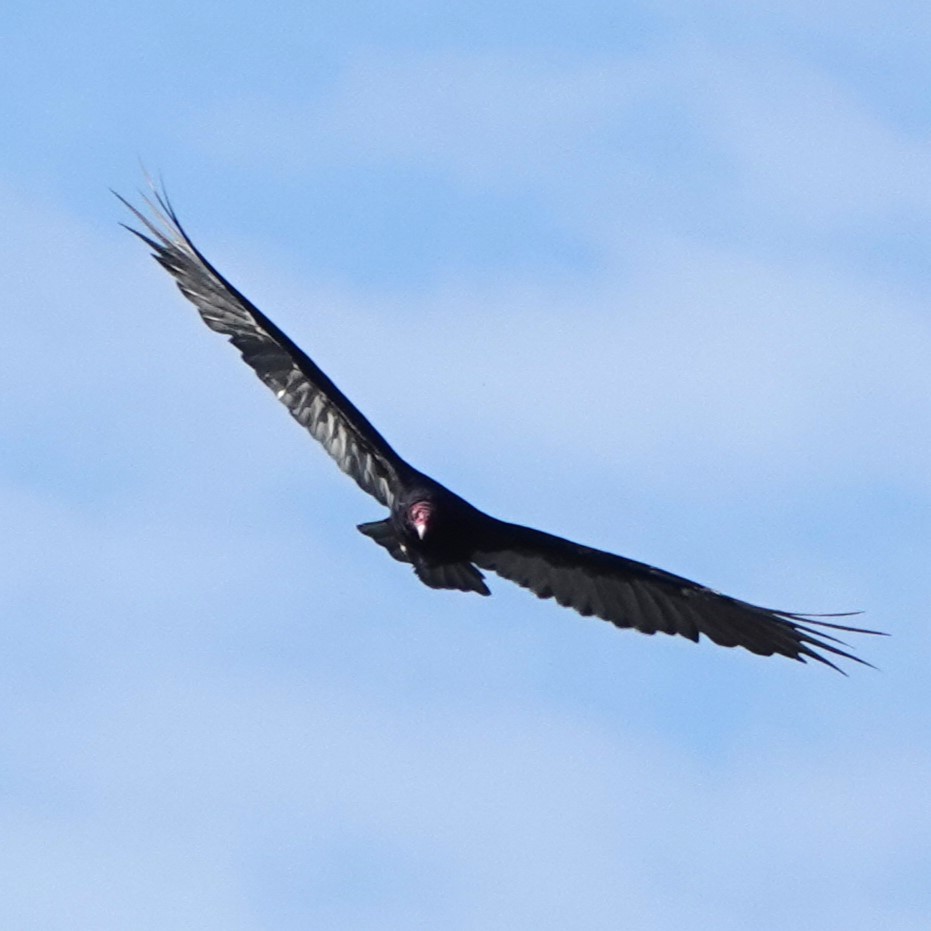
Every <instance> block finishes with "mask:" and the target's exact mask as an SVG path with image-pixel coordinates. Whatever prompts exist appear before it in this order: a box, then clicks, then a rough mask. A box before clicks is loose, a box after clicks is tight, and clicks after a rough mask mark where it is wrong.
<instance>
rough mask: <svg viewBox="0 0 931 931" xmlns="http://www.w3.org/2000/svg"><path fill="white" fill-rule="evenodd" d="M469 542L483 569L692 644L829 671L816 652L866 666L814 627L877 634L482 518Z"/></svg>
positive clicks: (623, 623) (582, 609)
mask: <svg viewBox="0 0 931 931" xmlns="http://www.w3.org/2000/svg"><path fill="white" fill-rule="evenodd" d="M474 540H475V543H474V545H475V550H474V552H473V553H472V554H471V555H472V561H473V562H474V563H475V564H476V565H478V566H480V567H481V568H482V569H487V570H490V571H492V572H495V573H497V574H498V575H500V576H501V577H502V578H505V579H509V580H510V581H512V582H516V583H517V584H518V585H521V586H523V587H524V588H528V589H530V591H532V592H534V593H535V594H536V595H537V596H539V597H540V598H554V599H555V600H556V601H557V602H558V603H559V604H561V605H563V606H564V607H568V608H573V609H575V610H576V611H578V612H579V614H582V615H595V616H596V617H600V618H603V619H604V620H606V621H610V622H611V623H612V624H614V625H616V626H617V627H632V628H634V629H636V630H639V631H641V632H642V633H645V634H653V633H656V632H657V631H661V632H662V633H666V634H679V635H681V636H683V637H688V638H689V639H690V640H695V641H697V640H698V639H699V635H700V634H704V635H705V636H706V637H708V638H709V639H711V640H712V641H714V642H715V643H718V644H720V645H722V646H729V647H732V646H741V647H744V648H745V649H747V650H750V651H751V652H753V653H758V654H760V655H762V656H771V655H773V654H774V653H777V654H780V655H782V656H788V657H790V658H792V659H796V660H801V661H802V662H804V661H805V659H806V658H809V659H814V660H817V661H818V662H821V663H825V664H827V665H828V666H832V667H834V668H835V669H837V668H838V667H837V666H836V665H835V664H834V663H833V662H831V660H830V659H829V658H828V657H826V656H824V655H823V654H822V653H820V652H818V651H819V650H821V651H826V652H827V653H829V654H832V655H834V656H836V657H841V658H844V659H849V660H854V661H856V662H858V663H864V664H865V665H869V663H865V661H864V660H861V659H859V658H858V657H856V656H854V655H853V654H852V653H849V652H847V651H846V650H844V649H841V646H840V645H839V644H840V641H838V640H837V638H836V637H834V636H832V635H831V634H830V633H826V632H825V631H824V630H823V629H821V628H827V629H828V630H833V631H847V632H853V633H868V634H873V633H877V631H871V630H861V629H860V628H856V627H843V626H841V625H839V624H829V623H827V622H825V621H820V620H816V619H815V618H816V616H813V615H803V614H794V613H790V612H787V611H772V610H769V609H768V608H761V607H758V606H756V605H752V604H749V603H748V602H745V601H740V600H738V599H736V598H731V597H730V596H728V595H722V594H721V593H720V592H716V591H714V590H713V589H710V588H706V587H705V586H704V585H699V584H698V583H697V582H691V581H689V580H688V579H684V578H682V577H680V576H677V575H673V574H672V573H670V572H665V571H664V570H662V569H656V568H654V567H653V566H648V565H646V564H645V563H641V562H636V561H635V560H633V559H625V558H624V557H622V556H615V555H614V554H612V553H606V552H604V551H602V550H596V549H592V548H591V547H587V546H582V545H581V544H578V543H572V542H571V541H569V540H564V539H562V538H561V537H556V536H553V535H552V534H548V533H543V532H542V531H540V530H533V529H531V528H530V527H521V526H519V525H517V524H509V523H506V522H504V521H499V520H496V519H494V518H491V517H488V516H487V515H482V518H481V519H480V520H479V521H478V522H477V525H476V528H475V531H474ZM828 616H832V615H828ZM833 616H837V615H833ZM816 628H819V629H816Z"/></svg>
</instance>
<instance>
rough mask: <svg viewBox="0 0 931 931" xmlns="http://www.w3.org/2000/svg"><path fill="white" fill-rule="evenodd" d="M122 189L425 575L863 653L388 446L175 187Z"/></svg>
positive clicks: (758, 641) (742, 639) (746, 643)
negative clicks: (139, 199)
mask: <svg viewBox="0 0 931 931" xmlns="http://www.w3.org/2000/svg"><path fill="white" fill-rule="evenodd" d="M117 196H119V195H117ZM120 200H121V201H122V202H123V203H124V204H125V205H126V206H127V207H128V208H129V209H130V210H131V211H132V213H133V215H134V216H135V217H136V219H137V220H138V221H139V222H140V223H141V224H142V227H143V230H137V229H132V228H131V227H127V228H128V229H130V231H131V232H132V233H134V234H135V235H136V236H138V237H139V238H140V239H142V240H143V241H144V242H145V243H147V244H148V245H149V246H150V247H151V248H152V250H153V254H154V257H155V258H156V259H157V261H158V262H159V263H160V264H161V265H162V267H164V268H165V269H166V270H167V271H168V272H169V273H170V274H171V275H172V276H173V277H174V279H175V281H176V282H177V284H178V287H179V288H180V289H181V292H182V294H184V296H185V297H186V298H187V299H188V300H189V301H191V303H192V304H194V306H195V307H196V308H197V310H198V311H199V312H200V315H201V317H202V318H203V320H204V322H205V323H206V324H207V326H209V327H210V329H212V330H215V331H216V332H217V333H221V334H222V335H224V336H226V337H227V338H228V339H229V341H230V342H231V343H232V344H233V345H234V346H235V347H236V348H237V349H238V350H239V351H240V353H241V354H242V358H243V361H245V362H246V364H247V365H249V366H250V367H251V368H252V369H253V370H254V371H255V373H256V375H258V377H259V378H260V379H261V380H262V381H263V382H264V383H265V384H266V385H268V387H269V388H270V389H271V390H272V391H273V392H274V393H275V396H276V397H277V398H278V400H279V401H281V403H282V404H284V405H285V407H287V409H288V410H289V411H290V413H291V416H292V417H294V419H295V420H296V421H297V422H298V423H299V424H301V426H303V427H304V428H305V429H306V430H307V431H308V432H309V433H310V434H311V436H313V437H314V439H316V440H317V441H318V442H319V443H320V444H321V445H322V446H323V448H324V449H325V450H326V451H327V452H328V453H329V454H330V456H331V457H332V458H333V459H334V460H335V461H336V464H337V465H338V466H339V467H340V468H341V469H342V470H343V471H344V472H345V473H346V474H347V475H349V476H350V477H351V478H352V479H353V480H354V481H355V482H356V484H358V485H359V487H360V488H361V489H362V490H363V491H366V492H368V493H369V494H370V495H372V497H373V498H375V499H376V500H377V501H378V502H379V503H380V504H382V505H384V506H385V507H386V508H388V510H389V512H390V513H389V516H388V517H387V518H386V519H384V520H379V521H373V522H371V523H366V524H360V525H359V528H358V529H359V530H360V531H361V532H362V533H364V534H365V535H366V536H368V537H371V538H372V539H373V540H374V541H375V542H376V543H378V544H379V545H380V546H383V547H384V548H385V549H387V550H388V552H389V553H390V554H391V555H392V556H393V557H394V558H395V559H397V560H399V561H401V562H406V563H410V564H411V565H412V567H413V569H414V572H415V573H416V574H417V577H418V578H419V579H420V580H421V581H422V582H423V583H424V584H425V585H429V586H430V587H431V588H447V589H456V590H459V591H472V592H478V593H479V594H481V595H488V594H490V592H489V590H488V586H487V585H486V584H485V581H484V576H483V574H482V572H481V571H480V570H482V569H485V570H487V571H491V572H494V573H497V574H498V575H500V576H501V577H502V578H505V579H509V580H510V581H512V582H516V583H517V584H518V585H521V586H523V587H524V588H528V589H530V591H532V592H534V593H535V594H536V595H538V596H539V597H540V598H554V599H555V600H556V601H557V602H558V603H559V604H561V605H564V606H565V607H568V608H573V609H575V610H576V611H578V612H579V613H580V614H583V615H595V616H596V617H600V618H603V619H604V620H606V621H610V622H611V623H612V624H614V625H616V626H617V627H631V628H634V629H636V630H639V631H641V632H643V633H647V634H653V633H656V632H657V631H662V632H663V633H667V634H680V635H681V636H683V637H688V638H689V639H691V640H695V641H697V640H698V639H699V636H700V635H701V634H704V635H705V636H706V637H708V638H710V639H711V640H712V641H714V642H715V643H718V644H720V645H722V646H729V647H732V646H740V647H744V648H745V649H747V650H750V651H752V652H753V653H758V654H760V655H763V656H771V655H773V654H780V655H782V656H787V657H789V658H791V659H796V660H801V661H802V662H804V661H805V660H806V659H814V660H818V661H819V662H822V663H825V664H827V665H829V666H832V667H833V668H835V669H837V668H838V667H837V666H836V665H835V663H834V662H832V661H831V659H830V658H829V657H828V656H825V655H824V654H825V653H827V654H829V655H832V656H834V657H842V658H845V659H849V660H854V661H856V662H859V663H863V662H864V660H861V659H859V658H858V657H856V656H854V655H853V654H852V653H850V652H848V651H847V650H845V649H843V644H841V642H840V641H839V640H838V639H837V637H836V636H834V635H833V634H832V633H829V632H828V631H846V632H848V633H864V634H872V633H876V631H869V630H863V629H861V628H856V627H846V626H842V625H839V624H833V623H828V622H826V621H823V620H819V619H817V618H818V617H823V616H824V615H819V616H813V615H803V614H795V613H791V612H788V611H774V610H770V609H767V608H761V607H758V606H756V605H752V604H749V603H747V602H744V601H739V600H738V599H736V598H731V597H730V596H728V595H723V594H721V593H720V592H716V591H714V590H712V589H710V588H706V587H705V586H704V585H699V584H698V583H696V582H691V581H689V580H688V579H684V578H682V577H680V576H677V575H673V574H672V573H669V572H665V571H663V570H662V569H657V568H654V567H653V566H648V565H646V564H645V563H640V562H636V561H634V560H632V559H626V558H624V557H622V556H615V555H613V554H612V553H607V552H604V551H602V550H596V549H592V548H591V547H587V546H582V545H581V544H578V543H573V542H571V541H569V540H564V539H562V538H561V537H556V536H553V535H552V534H548V533H543V532H542V531H539V530H533V529H531V528H529V527H522V526H519V525H517V524H510V523H507V522H505V521H501V520H498V519H496V518H494V517H491V516H489V515H488V514H484V513H482V512H481V511H479V510H478V509H477V508H475V507H473V506H472V505H471V504H469V503H468V502H467V501H465V500H464V499H463V498H460V497H459V496H458V495H456V494H454V493H453V492H451V491H449V489H447V488H444V487H443V486H442V485H441V484H440V483H439V482H436V481H434V480H433V479H432V478H430V477H429V476H427V475H424V474H423V473H422V472H419V471H418V470H417V469H415V468H413V466H411V465H409V464H408V463H407V462H405V461H404V460H403V459H402V458H401V457H400V456H399V455H398V454H397V453H396V452H395V451H394V450H393V449H392V448H391V446H390V445H389V444H388V442H387V441H386V440H385V438H384V437H383V436H382V435H381V434H380V433H379V432H378V431H377V430H376V429H375V427H373V426H372V424H371V423H370V422H369V421H368V419H367V418H366V417H365V416H364V415H363V414H362V413H361V411H359V409H358V408H357V407H356V406H355V405H354V404H353V403H352V402H351V401H350V400H349V399H348V398H347V397H346V395H344V394H343V393H342V391H340V390H339V388H337V387H336V385H334V384H333V382H332V381H330V379H329V378H328V377H327V376H326V374H325V373H324V372H323V371H321V370H320V368H319V367H318V366H317V365H316V364H315V363H314V361H313V360H312V359H311V358H310V357H309V356H308V355H307V354H306V353H304V352H303V351H302V350H301V349H300V348H299V347H298V346H297V345H296V344H295V343H293V342H292V341H291V340H290V339H289V338H288V337H287V336H286V335H285V334H284V333H283V332H282V331H281V330H279V329H278V327H277V326H275V324H274V323H272V321H271V320H269V318H268V317H266V316H265V314H263V313H262V312H261V311H260V310H259V309H258V308H257V307H256V306H255V305H254V304H252V303H251V302H250V301H249V300H248V299H247V298H246V297H244V296H243V295H242V294H241V293H240V292H239V291H238V290H237V289H236V288H235V287H233V285H231V284H230V283H229V282H228V281H227V280H226V279H225V278H224V277H223V276H222V275H221V274H220V273H219V272H218V271H217V270H216V269H215V268H214V267H213V265H211V264H210V262H208V261H207V259H206V258H205V257H204V255H203V254H202V253H201V251H200V250H199V249H198V248H197V247H196V246H195V245H194V243H193V242H192V241H191V239H190V237H189V236H188V235H187V233H186V232H185V231H184V229H183V227H182V226H181V224H180V222H179V221H178V217H177V215H176V214H175V212H174V210H173V209H172V207H171V204H170V203H169V202H168V199H167V197H165V195H164V194H162V193H159V192H157V191H155V192H154V193H153V198H151V199H150V198H145V203H146V205H147V206H148V208H149V211H150V215H149V216H146V214H144V213H143V212H142V211H140V210H138V209H136V208H135V207H133V206H132V204H130V203H129V202H128V201H126V200H125V199H124V198H122V197H120ZM819 651H820V652H819ZM866 665H869V664H866Z"/></svg>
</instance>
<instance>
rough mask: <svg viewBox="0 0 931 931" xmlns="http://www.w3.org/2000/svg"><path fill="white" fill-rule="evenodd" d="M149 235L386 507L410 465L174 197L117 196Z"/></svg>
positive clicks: (196, 298)
mask: <svg viewBox="0 0 931 931" xmlns="http://www.w3.org/2000/svg"><path fill="white" fill-rule="evenodd" d="M116 196H117V197H119V199H120V200H121V201H122V202H123V203H124V204H125V205H126V206H127V207H128V208H129V209H130V210H131V211H132V213H133V214H134V215H135V217H136V219H137V220H138V221H139V222H140V223H142V224H143V226H144V227H145V229H146V230H147V231H148V234H149V235H146V234H145V233H142V232H140V231H139V230H136V229H133V228H132V227H127V229H129V230H130V232H132V233H134V234H135V235H136V236H138V237H139V238H140V239H142V240H143V242H145V243H147V244H148V245H149V246H151V247H152V249H153V250H154V252H153V255H154V257H155V259H156V260H157V261H158V262H159V263H160V264H161V265H162V266H163V267H164V268H165V269H167V271H169V272H170V273H171V274H172V275H173V276H174V278H175V281H176V282H177V284H178V287H179V288H180V289H181V293H182V294H183V295H184V296H185V297H186V298H187V299H188V300H189V301H191V303H193V304H194V306H195V307H196V308H197V309H198V311H199V312H200V315H201V317H202V318H203V320H204V323H206V324H207V326H208V327H210V329H211V330H215V331H216V332H217V333H222V334H223V335H224V336H227V337H229V341H230V342H231V343H232V344H233V345H234V346H235V347H236V348H237V349H238V350H239V351H240V352H241V353H242V358H243V360H244V361H245V362H246V364H247V365H249V366H250V367H251V368H252V369H253V370H254V371H255V373H256V375H258V377H259V378H260V379H261V380H262V381H263V382H264V383H265V384H266V385H268V387H269V388H271V390H272V391H274V393H275V396H276V397H277V398H278V400H279V401H281V403H282V404H284V405H285V407H287V408H288V410H289V411H290V412H291V416H292V417H294V419H295V420H296V421H297V422H298V423H299V424H301V426H303V427H305V428H306V429H307V430H308V432H309V433H310V434H311V435H312V436H313V437H314V439H316V440H318V441H319V442H320V443H321V444H322V446H323V447H324V449H326V451H327V452H328V453H329V454H330V456H332V457H333V459H334V460H335V461H336V463H337V465H338V466H339V467H340V468H341V469H342V470H343V471H344V472H345V473H346V474H347V475H349V476H350V477H351V478H353V479H354V480H355V481H356V483H357V484H358V485H359V487H360V488H362V490H363V491H367V492H368V493H369V494H370V495H372V496H373V497H375V498H376V499H377V500H378V501H380V502H381V503H382V504H384V505H385V506H386V507H391V505H392V503H393V502H394V499H395V497H396V495H397V491H398V487H399V479H400V478H401V476H402V475H404V474H406V473H407V472H409V471H410V466H408V465H407V463H406V462H404V460H403V459H401V458H400V457H399V456H398V454H397V453H396V452H395V451H394V450H393V449H392V448H391V447H390V446H389V445H388V443H387V442H386V441H385V439H384V437H382V435H381V434H380V433H379V432H378V431H377V430H376V429H375V428H374V427H373V426H372V425H371V423H369V421H368V420H367V419H366V418H365V417H364V416H363V414H362V413H361V412H360V411H359V409H358V408H357V407H356V406H355V405H354V404H353V403H352V402H351V401H350V400H349V399H348V398H347V397H346V396H345V395H344V394H343V393H342V392H341V391H340V390H339V388H337V387H336V385H334V384H333V382H332V381H330V379H329V378H328V377H327V376H326V374H325V373H324V372H323V371H321V369H320V368H318V367H317V365H316V364H315V363H314V362H313V360H311V359H310V357H309V356H307V355H306V353H304V352H303V351H302V350H301V349H300V348H298V346H297V345H296V344H295V343H293V342H292V341H291V340H290V339H289V338H288V337H287V336H286V335H285V334H284V333H283V332H282V331H281V330H279V329H278V327H276V326H275V324H274V323H272V321H271V320H269V319H268V317H266V316H265V315H264V314H263V313H262V312H261V311H260V310H259V309H258V308H257V307H256V306H255V305H254V304H252V302H251V301H249V300H248V299H247V298H245V297H244V296H243V295H242V294H240V293H239V291H237V290H236V288H234V287H233V286H232V285H231V284H230V283H229V282H228V281H227V280H226V279H225V278H224V277H223V276H222V275H221V274H220V273H219V272H218V271H217V270H216V269H215V268H214V267H213V266H212V265H211V264H210V262H208V261H207V259H206V258H204V256H203V254H202V253H201V252H200V250H199V249H198V248H197V247H196V246H195V245H194V243H193V242H191V240H190V238H189V237H188V235H187V233H186V232H185V231H184V229H183V227H182V226H181V224H180V222H179V221H178V217H177V216H176V214H175V212H174V210H173V209H172V207H171V204H170V203H169V201H168V199H167V197H165V196H164V194H162V193H159V192H158V191H153V196H154V199H150V198H148V197H146V198H144V199H145V203H146V205H147V206H148V208H149V210H150V213H151V216H146V215H145V214H143V213H142V212H141V211H140V210H137V209H136V208H135V207H133V205H132V204H130V203H129V202H128V201H127V200H125V198H123V197H120V195H119V194H117V195H116Z"/></svg>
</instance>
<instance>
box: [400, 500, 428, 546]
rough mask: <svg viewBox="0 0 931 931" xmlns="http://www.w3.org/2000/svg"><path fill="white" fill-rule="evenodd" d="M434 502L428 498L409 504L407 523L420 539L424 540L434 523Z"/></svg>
mask: <svg viewBox="0 0 931 931" xmlns="http://www.w3.org/2000/svg"><path fill="white" fill-rule="evenodd" d="M433 514H434V507H433V503H432V502H430V501H427V500H426V499H423V498H421V499H419V500H417V501H414V502H413V503H412V504H410V505H408V508H407V515H406V517H407V524H408V525H409V526H410V527H411V529H412V530H413V531H414V533H416V534H417V537H418V539H420V540H423V539H424V537H426V535H427V534H428V533H429V532H430V527H431V525H432V523H433Z"/></svg>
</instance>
